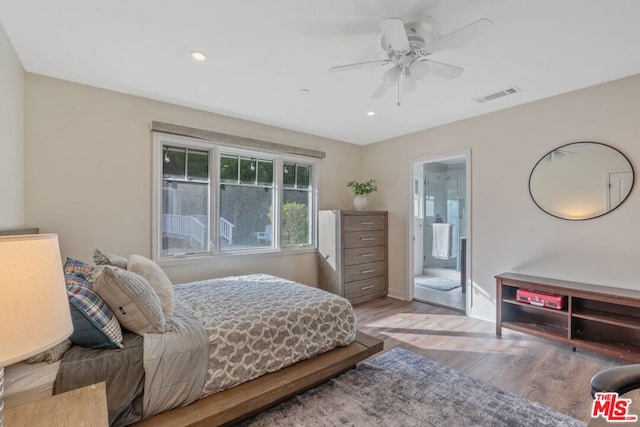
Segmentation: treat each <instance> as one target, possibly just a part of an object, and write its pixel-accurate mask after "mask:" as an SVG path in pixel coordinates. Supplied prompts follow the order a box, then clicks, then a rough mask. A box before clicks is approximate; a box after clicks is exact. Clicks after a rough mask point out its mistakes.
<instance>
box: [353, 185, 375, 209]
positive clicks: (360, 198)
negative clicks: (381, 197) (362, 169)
mask: <svg viewBox="0 0 640 427" xmlns="http://www.w3.org/2000/svg"><path fill="white" fill-rule="evenodd" d="M375 183H376V180H375V179H370V180H369V181H366V182H357V181H349V182H348V183H347V187H349V188H351V189H353V192H354V193H355V195H356V197H355V198H354V199H353V207H354V208H355V209H356V210H358V211H363V210H365V209H367V195H369V194H371V193H373V192H374V191H376V190H377V189H378V187H376V185H375Z"/></svg>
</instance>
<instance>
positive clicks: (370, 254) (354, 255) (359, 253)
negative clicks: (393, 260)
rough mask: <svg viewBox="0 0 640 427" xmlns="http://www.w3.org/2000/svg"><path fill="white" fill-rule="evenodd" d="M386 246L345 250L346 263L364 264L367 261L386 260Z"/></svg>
mask: <svg viewBox="0 0 640 427" xmlns="http://www.w3.org/2000/svg"><path fill="white" fill-rule="evenodd" d="M386 252H387V248H386V246H374V247H364V248H354V249H345V250H344V265H355V264H364V263H367V262H376V261H384V260H385V258H386V255H385V254H386Z"/></svg>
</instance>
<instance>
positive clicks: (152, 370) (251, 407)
mask: <svg viewBox="0 0 640 427" xmlns="http://www.w3.org/2000/svg"><path fill="white" fill-rule="evenodd" d="M173 289H174V293H175V312H174V315H173V316H171V318H168V319H167V325H166V332H164V333H161V334H156V333H149V334H147V333H145V334H142V335H137V334H132V333H128V332H126V331H125V334H124V339H123V344H124V347H123V348H122V349H117V350H96V349H88V348H84V347H80V346H73V347H72V348H71V349H70V350H68V351H67V352H66V353H64V356H63V357H62V360H61V361H60V362H59V368H57V375H56V381H55V384H54V385H53V389H54V392H55V393H60V392H64V391H67V390H71V389H75V388H79V387H82V386H85V385H89V384H92V383H95V382H100V381H105V382H106V385H107V397H108V401H109V418H110V421H111V424H112V425H117V426H120V425H130V424H134V423H135V424H136V425H141V426H146V425H148V426H162V425H166V426H176V425H185V426H187V425H189V426H197V425H207V426H210V425H224V424H229V423H234V422H237V421H239V420H241V419H243V418H245V417H247V416H250V415H252V414H254V413H256V412H258V411H260V410H261V409H264V408H266V407H268V406H271V405H273V404H276V403H278V402H280V401H282V400H283V399H285V398H287V397H289V396H292V395H295V394H297V393H299V392H301V391H303V390H305V389H308V388H310V387H313V386H314V385H317V384H319V383H320V382H323V381H325V380H327V379H328V378H331V377H333V376H335V375H338V374H340V373H341V372H343V371H344V370H346V369H349V368H351V367H353V366H355V365H356V363H358V362H359V361H362V360H364V359H366V358H368V357H369V356H371V355H372V354H375V353H376V352H378V351H381V350H382V343H381V341H379V340H376V339H374V338H372V337H369V336H367V335H365V334H362V333H358V332H357V331H356V329H355V325H356V322H355V314H354V313H353V309H352V307H351V305H350V304H349V302H348V301H347V300H345V299H343V298H341V297H339V296H336V295H333V294H329V293H327V292H324V291H322V290H319V289H316V288H312V287H309V286H305V285H302V284H299V283H295V282H291V281H288V280H284V279H281V278H277V277H274V276H270V275H266V274H254V275H247V276H236V277H227V278H221V279H212V280H206V281H199V282H192V283H186V284H179V285H175V286H174V287H173ZM52 366H53V365H49V368H48V372H49V376H48V378H49V381H50V378H51V371H52V370H55V369H56V368H55V367H52ZM11 368H12V369H10V370H9V371H10V372H11V371H13V370H14V369H13V367H11ZM23 368H24V366H23ZM40 368H42V366H40ZM34 369H35V367H34ZM38 387H40V388H42V387H43V384H38ZM7 388H8V393H7V394H8V395H9V396H11V394H12V388H13V387H12V384H11V383H10V384H9V385H8V387H7ZM24 392H25V390H22V391H21V393H24Z"/></svg>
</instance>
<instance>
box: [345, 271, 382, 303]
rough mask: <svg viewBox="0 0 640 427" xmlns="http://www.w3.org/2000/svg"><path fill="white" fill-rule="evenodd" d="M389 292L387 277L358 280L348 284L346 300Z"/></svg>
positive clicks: (346, 286)
mask: <svg viewBox="0 0 640 427" xmlns="http://www.w3.org/2000/svg"><path fill="white" fill-rule="evenodd" d="M386 290H387V279H386V277H384V276H383V277H374V278H373V279H366V280H358V281H357V282H351V283H347V284H346V285H345V289H344V297H345V298H346V299H354V298H358V297H362V296H365V295H372V294H378V293H382V292H385V291H386Z"/></svg>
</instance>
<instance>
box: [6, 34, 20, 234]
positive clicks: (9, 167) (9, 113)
mask: <svg viewBox="0 0 640 427" xmlns="http://www.w3.org/2000/svg"><path fill="white" fill-rule="evenodd" d="M23 111H24V69H23V68H22V64H21V63H20V60H19V59H18V56H17V55H16V53H15V51H14V50H13V46H12V45H11V42H10V41H9V38H8V37H7V34H6V33H5V31H4V28H3V27H2V25H1V24H0V230H8V229H12V228H21V227H23V226H24V201H23V169H24V167H23V164H24V162H23V152H24V120H23V117H24V113H23Z"/></svg>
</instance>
